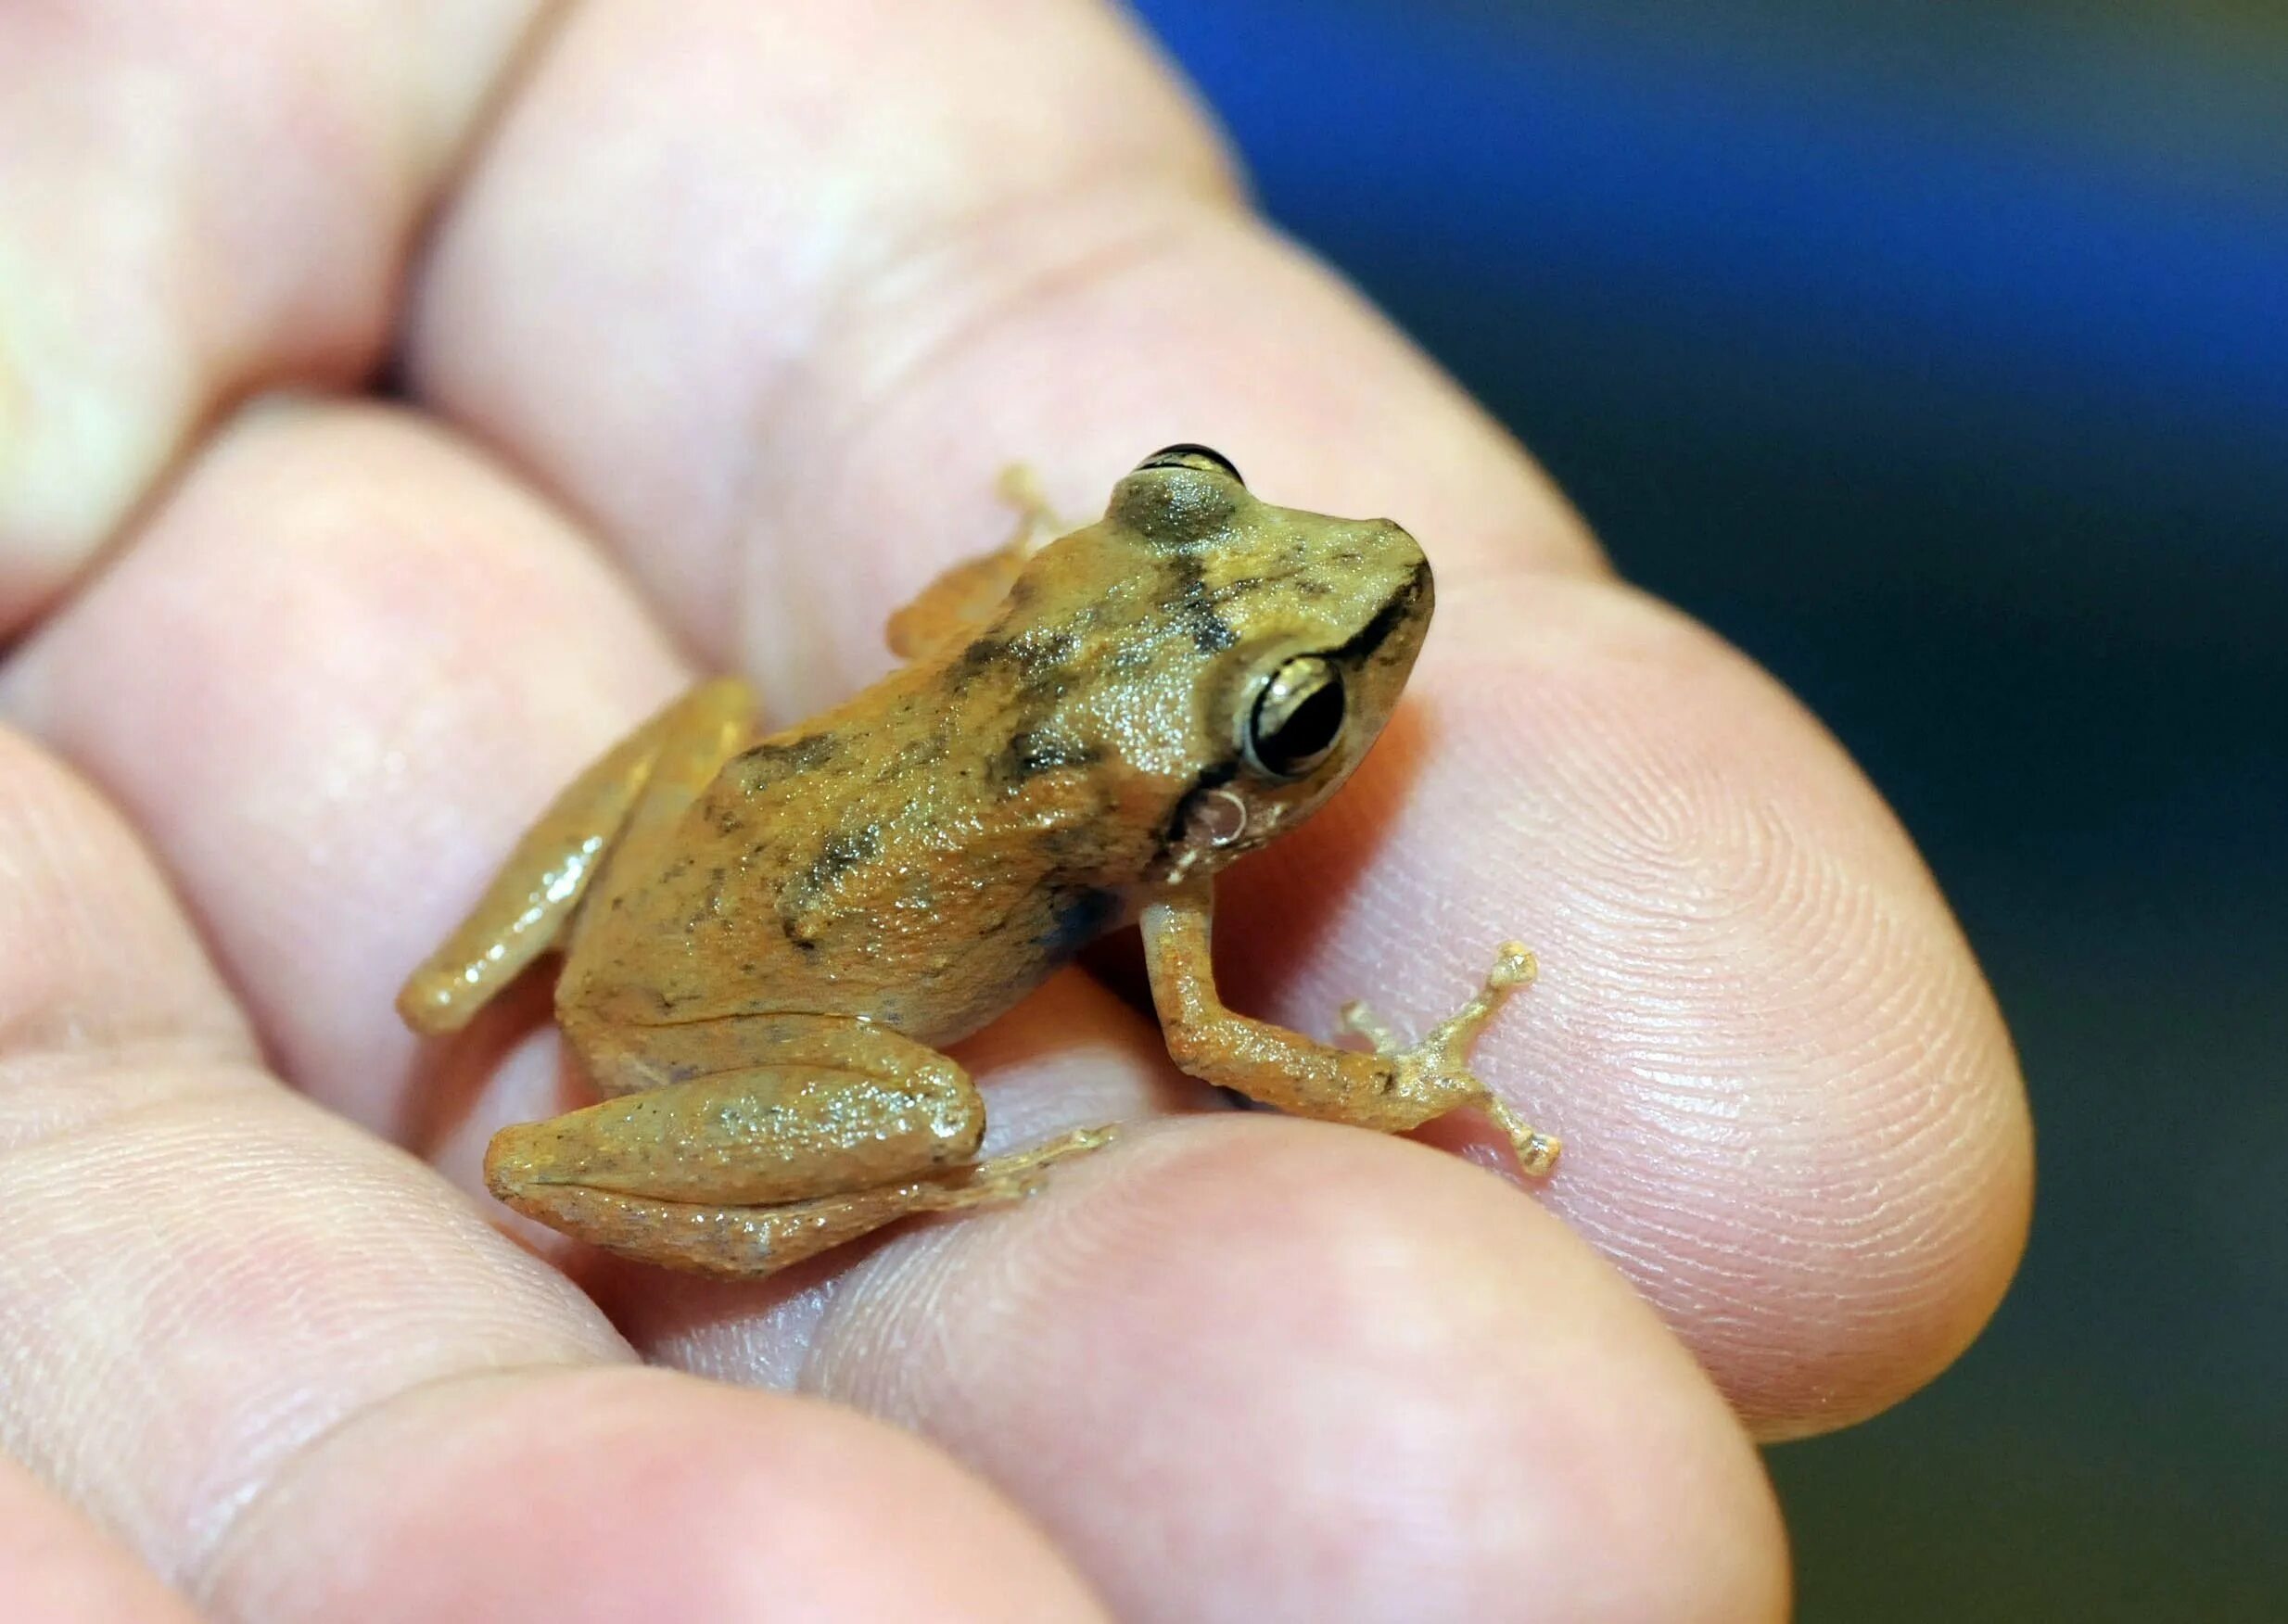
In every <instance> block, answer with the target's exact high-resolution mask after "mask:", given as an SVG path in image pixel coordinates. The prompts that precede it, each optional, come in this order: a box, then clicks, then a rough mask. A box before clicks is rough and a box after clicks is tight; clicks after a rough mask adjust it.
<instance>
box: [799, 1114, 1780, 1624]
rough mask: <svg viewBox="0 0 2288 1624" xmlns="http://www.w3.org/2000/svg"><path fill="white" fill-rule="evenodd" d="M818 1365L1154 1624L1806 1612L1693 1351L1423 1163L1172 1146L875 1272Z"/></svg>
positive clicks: (1741, 1445)
mask: <svg viewBox="0 0 2288 1624" xmlns="http://www.w3.org/2000/svg"><path fill="white" fill-rule="evenodd" d="M925 1319H926V1322H927V1323H926V1328H925V1326H924V1324H923V1321H924V1320H925ZM922 1335H926V1336H927V1337H928V1339H929V1341H930V1345H931V1346H932V1348H933V1349H934V1351H935V1352H936V1354H937V1357H936V1358H935V1359H934V1360H931V1361H928V1362H914V1361H901V1360H896V1359H891V1358H884V1357H883V1351H885V1350H894V1349H897V1348H901V1347H905V1346H909V1345H910V1342H911V1339H913V1338H914V1337H916V1336H922ZM807 1368H808V1370H809V1371H810V1372H811V1374H812V1376H813V1377H814V1378H815V1379H818V1380H820V1382H822V1383H823V1384H824V1386H825V1388H826V1389H827V1390H829V1391H832V1392H834V1393H836V1394H839V1395H842V1396H845V1397H849V1398H851V1399H854V1400H855V1401H857V1402H859V1403H860V1404H861V1405H863V1406H864V1407H867V1408H869V1409H873V1410H878V1411H881V1412H883V1413H885V1414H887V1415H892V1416H895V1417H897V1418H899V1419H902V1420H905V1421H908V1422H909V1423H911V1424H913V1425H916V1426H918V1427H921V1428H922V1430H923V1431H924V1432H925V1433H927V1434H928V1435H930V1436H933V1437H934V1438H937V1439H939V1440H942V1441H944V1442H945V1443H946V1444H947V1446H948V1447H949V1448H951V1449H952V1450H953V1452H954V1453H956V1454H957V1455H958V1456H960V1458H962V1459H965V1460H968V1461H971V1462H972V1463H974V1464H975V1465H977V1466H978V1467H979V1468H980V1469H981V1470H982V1471H984V1472H985V1475H986V1476H987V1477H988V1478H991V1479H992V1480H994V1481H995V1482H997V1483H998V1484H999V1485H1001V1486H1002V1487H1003V1488H1004V1489H1005V1490H1006V1491H1008V1492H1010V1493H1011V1495H1012V1496H1013V1497H1015V1498H1016V1499H1017V1500H1018V1502H1019V1503H1022V1504H1023V1505H1025V1506H1027V1507H1028V1508H1029V1509H1031V1510H1032V1511H1033V1513H1034V1514H1035V1515H1036V1516H1038V1517H1039V1518H1040V1519H1041V1520H1042V1521H1043V1522H1044V1523H1045V1524H1046V1525H1047V1526H1048V1527H1049V1529H1050V1531H1051V1532H1052V1533H1053V1534H1054V1535H1056V1536H1057V1537H1058V1538H1059V1539H1060V1540H1061V1542H1062V1543H1063V1544H1064V1545H1065V1547H1066V1548H1067V1549H1068V1550H1070V1551H1071V1552H1072V1553H1073V1554H1074V1558H1075V1560H1076V1561H1078V1562H1079V1563H1080V1564H1081V1565H1082V1567H1083V1570H1084V1571H1085V1572H1087V1574H1088V1575H1089V1577H1090V1578H1091V1579H1092V1580H1094V1581H1095V1582H1096V1583H1097V1584H1098V1585H1099V1587H1100V1589H1101V1590H1102V1592H1103V1593H1104V1594H1105V1595H1106V1597H1107V1598H1108V1600H1109V1601H1111V1602H1112V1604H1113V1605H1114V1606H1115V1608H1116V1609H1121V1610H1122V1616H1124V1617H1130V1616H1133V1617H1138V1618H1184V1619H1188V1620H1214V1619H1226V1618H1231V1619H1240V1618H1265V1617H1274V1616H1277V1617H1298V1618H1331V1617H1342V1618H1356V1619H1374V1618H1390V1619H1405V1620H1409V1621H1414V1620H1434V1619H1442V1618H1508V1617H1518V1616H1520V1614H1529V1615H1530V1616H1533V1617H1548V1618H1674V1617H1695V1618H1744V1619H1752V1618H1773V1617H1777V1616H1780V1615H1781V1613H1782V1612H1783V1611H1784V1608H1785V1597H1786V1557H1785V1544H1784V1536H1783V1534H1782V1531H1781V1529H1780V1525H1779V1521H1778V1516H1777V1512H1776V1509H1775V1506H1774V1503H1773V1498H1772V1494H1771V1491H1770V1488H1769V1486H1768V1484H1767V1483H1766V1481H1765V1479H1764V1477H1763V1474H1762V1470H1761V1467H1760V1463H1759V1461H1758V1460H1757V1457H1756V1455H1755V1453H1754V1451H1753V1449H1752V1448H1751V1447H1750V1446H1749V1444H1748V1440H1747V1438H1746V1436H1745V1435H1744V1434H1743V1433H1742V1431H1741V1430H1740V1428H1739V1427H1738V1425H1737V1424H1736V1422H1735V1420H1734V1419H1733V1417H1732V1416H1731V1415H1730V1414H1729V1412H1728V1411H1727V1409H1726V1408H1725V1405H1724V1403H1723V1402H1722V1398H1721V1396H1720V1395H1719V1394H1718V1393H1717V1392H1716V1391H1715V1390H1714V1389H1713V1388H1712V1387H1711V1385H1710V1383H1709V1382H1708V1380H1707V1378H1706V1377H1705V1376H1704V1375H1703V1374H1702V1373H1701V1372H1700V1371H1699V1369H1698V1368H1697V1366H1696V1365H1695V1364H1694V1363H1693V1361H1692V1360H1691V1358H1690V1357H1689V1356H1688V1355H1687V1354H1686V1353H1685V1352H1684V1350H1683V1349H1682V1348H1681V1347H1680V1346H1679V1345H1678V1344H1677V1343H1676V1342H1675V1341H1674V1339H1672V1337H1671V1336H1670V1335H1669V1334H1668V1333H1667V1332H1666V1330H1665V1329H1664V1328H1663V1327H1662V1326H1660V1324H1659V1321H1658V1319H1657V1318H1656V1316H1655V1315H1654V1314H1653V1313H1651V1312H1650V1310H1649V1309H1648V1308H1647V1307H1646V1305H1645V1303H1644V1302H1643V1301H1642V1300H1640V1299H1639V1298H1637V1296H1636V1295H1635V1294H1634V1293H1633V1291H1631V1290H1630V1288H1628V1286H1627V1285H1626V1283H1625V1282H1624V1281H1622V1280H1621V1278H1620V1276H1619V1275H1616V1274H1615V1273H1614V1272H1613V1271H1612V1270H1611V1269H1610V1268H1609V1267H1608V1266H1607V1265H1606V1264H1605V1263H1604V1262H1602V1261H1601V1260H1599V1259H1598V1258H1596V1257H1595V1254H1594V1253H1592V1252H1591V1251H1590V1250H1588V1249H1587V1248H1586V1247H1585V1246H1583V1244H1582V1243H1581V1242H1579V1241H1578V1240H1577V1239H1575V1238H1574V1237H1572V1236H1570V1234H1569V1233H1568V1232H1567V1231H1566V1230H1565V1228H1564V1226H1563V1225H1562V1224H1558V1223H1557V1221H1556V1220H1555V1219H1553V1218H1551V1217H1549V1216H1548V1215H1547V1214H1545V1213H1544V1212H1541V1211H1540V1210H1539V1209H1538V1208H1537V1207H1536V1206H1535V1205H1534V1203H1532V1201H1531V1200H1529V1199H1524V1198H1522V1197H1521V1196H1519V1194H1518V1193H1517V1192H1516V1191H1515V1190H1514V1189H1512V1188H1509V1187H1507V1186H1505V1185H1503V1184H1502V1183H1500V1182H1499V1181H1497V1180H1494V1179H1492V1178H1488V1177H1486V1176H1484V1175H1483V1174H1481V1173H1480V1172H1478V1171H1476V1170H1473V1169H1469V1168H1467V1167H1465V1166H1462V1165H1460V1164H1458V1163H1456V1162H1455V1161H1452V1160H1450V1159H1446V1158H1442V1157H1439V1156H1435V1155H1432V1154H1430V1153H1428V1152H1426V1151H1424V1150H1423V1149H1421V1148H1417V1147H1413V1146H1409V1145H1406V1144H1405V1143H1404V1142H1402V1141H1397V1140H1392V1139H1387V1138H1383V1137H1380V1136H1373V1135H1368V1134H1365V1133H1361V1132H1358V1131H1356V1130H1352V1129H1339V1128H1331V1127H1326V1126H1322V1125H1317V1124H1310V1123H1296V1122H1292V1121H1288V1120H1282V1119H1272V1118H1255V1117H1226V1118H1218V1119H1206V1120H1195V1121H1190V1122H1181V1123H1167V1124H1161V1125H1157V1126H1154V1127H1151V1128H1149V1129H1146V1130H1141V1131H1139V1132H1138V1133H1136V1134H1134V1135H1131V1136H1128V1137H1127V1138H1126V1140H1125V1142H1124V1144H1123V1145H1122V1146H1120V1147H1116V1148H1113V1149H1112V1150H1110V1151H1108V1152H1106V1153H1105V1154H1104V1155H1102V1156H1099V1157H1092V1158H1088V1159H1087V1160H1086V1161H1079V1162H1075V1163H1074V1166H1072V1167H1071V1168H1069V1169H1061V1170H1060V1172H1059V1175H1058V1177H1057V1178H1056V1179H1055V1180H1054V1181H1052V1183H1051V1185H1050V1187H1049V1191H1048V1192H1047V1193H1046V1194H1045V1195H1044V1196H1043V1198H1042V1199H1040V1200H1039V1201H1037V1202H1036V1203H1035V1204H1034V1206H1033V1208H1032V1209H1030V1210H1029V1212H1028V1215H1027V1217H1026V1218H1025V1219H1024V1220H1023V1221H1011V1222H1006V1223H1002V1224H995V1225H993V1226H991V1227H990V1228H988V1227H985V1226H984V1225H962V1226H956V1227H953V1228H950V1229H949V1230H948V1231H947V1237H946V1239H945V1241H944V1242H943V1244H942V1246H941V1247H940V1248H939V1249H938V1250H936V1251H934V1253H932V1254H930V1255H929V1256H927V1257H925V1258H923V1259H922V1260H920V1261H912V1260H909V1261H908V1262H904V1263H902V1264H900V1265H899V1266H898V1267H897V1268H896V1272H895V1273H894V1274H892V1275H890V1276H889V1277H888V1278H886V1279H869V1280H867V1281H865V1282H864V1284H863V1289H862V1290H860V1291H858V1292H857V1293H853V1294H850V1295H848V1296H845V1298H844V1299H843V1300H841V1301H840V1302H838V1303H837V1305H836V1307H835V1309H834V1310H833V1312H832V1313H830V1315H829V1316H828V1320H827V1323H826V1325H825V1326H824V1328H823V1331H822V1334H821V1338H820V1343H819V1345H818V1346H817V1347H816V1348H815V1349H814V1350H813V1352H812V1354H811V1357H810V1360H809V1362H808V1365H807ZM1274 1485H1276V1490H1275V1489H1274V1488H1273V1486H1274Z"/></svg>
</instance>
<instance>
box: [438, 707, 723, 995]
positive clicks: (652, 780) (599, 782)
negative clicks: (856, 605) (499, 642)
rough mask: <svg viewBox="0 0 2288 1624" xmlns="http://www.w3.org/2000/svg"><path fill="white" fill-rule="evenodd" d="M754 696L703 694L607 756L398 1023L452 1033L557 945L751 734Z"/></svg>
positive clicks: (523, 852) (559, 807) (525, 846)
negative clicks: (612, 874) (600, 877)
mask: <svg viewBox="0 0 2288 1624" xmlns="http://www.w3.org/2000/svg"><path fill="white" fill-rule="evenodd" d="M755 716H756V704H755V695H754V693H753V691H751V690H750V689H749V688H748V687H747V685H746V684H745V683H744V682H742V681H739V680H738V679H733V678H725V679H718V680H717V681H713V682H703V683H701V684H699V685H698V686H697V687H695V688H693V689H692V690H691V691H689V692H688V693H685V694H684V695H683V696H682V697H681V698H680V699H678V700H676V701H675V702H674V703H673V704H669V705H668V706H667V708H666V709H664V710H662V711H660V712H659V713H658V714H657V715H655V716H654V717H652V718H651V719H650V720H649V721H647V722H645V723H644V724H643V725H642V727H640V728H638V729H637V730H635V731H634V732H632V733H630V734H629V736H628V737H627V738H626V739H624V740H622V741H621V742H619V743H617V744H616V745H614V746H613V747H612V748H611V749H610V750H609V751H607V752H606V753H605V754H604V756H603V757H602V758H601V759H599V760H598V761H596V762H595V763H594V764H593V765H591V767H590V768H588V770H587V771H585V772H583V773H581V774H580V776H579V777H578V778H577V779H575V780H573V781H572V783H571V784H570V785H569V786H568V787H567V788H566V790H565V792H564V793H562V794H560V795H558V796H557V797H556V799H555V802H554V804H553V805H552V806H550V807H549V808H548V810H547V811H546V812H543V813H542V814H541V815H540V821H539V822H537V823H535V824H534V825H533V826H532V828H531V829H530V830H529V831H527V833H526V834H525V837H524V838H523V839H522V840H520V841H518V842H517V843H516V849H515V851H514V852H512V853H510V854H509V858H508V861H507V862H505V863H503V864H502V866H501V871H500V873H499V874H498V875H497V876H496V877H495V878H494V880H493V882H492V884H491V885H490V886H489V888H488V889H487V890H486V892H485V894H484V895H483V896H482V897H480V898H478V899H477V906H476V907H473V908H471V909H470V910H469V916H468V918H467V919H466V920H463V921H462V923H461V925H460V927H459V928H458V929H457V930H455V931H454V932H453V933H452V934H451V936H448V937H447V938H446V939H445V942H444V945H441V946H440V947H439V948H438V950H437V951H436V952H435V953H432V954H431V955H429V957H428V958H427V959H426V961H425V962H424V963H423V964H422V966H421V967H420V968H419V969H418V970H416V971H413V974H412V975H410V976H408V977H407V978H406V981H405V985H404V988H403V989H402V990H401V991H400V993H399V994H398V999H397V1007H398V1013H399V1014H400V1016H402V1017H403V1019H404V1021H405V1023H406V1024H407V1025H408V1026H411V1027H412V1028H413V1030H414V1031H416V1032H420V1033H426V1034H437V1033H444V1032H455V1031H458V1030H459V1029H460V1028H462V1027H464V1026H466V1025H467V1024H468V1023H469V1021H471V1020H473V1019H475V1017H476V1015H477V1011H478V1010H479V1009H483V1008H484V1007H485V1005H486V1004H488V1003H489V1002H490V1001H491V1000H492V999H493V998H494V997H495V996H498V995H499V994H500V992H501V990H502V988H504V987H506V986H507V985H508V983H510V982H512V981H514V980H515V979H516V977H517V976H518V975H520V974H521V973H523V971H524V970H525V968H526V967H527V966H528V965H529V964H531V963H532V961H533V960H534V959H536V958H540V955H542V954H543V953H546V952H548V951H549V950H550V949H552V948H553V947H557V946H560V945H563V943H564V941H565V939H566V932H567V931H568V930H569V928H570V926H571V923H572V920H573V919H574V916H575V915H576V914H577V913H578V909H579V905H580V902H581V899H582V898H583V897H585V896H586V895H587V894H588V893H589V892H590V891H591V889H593V888H594V887H595V884H596V876H597V874H598V872H599V871H600V870H602V869H604V867H605V866H606V865H607V864H608V863H609V862H611V860H612V859H613V858H614V857H615V856H617V855H620V854H622V853H624V852H625V850H626V849H627V847H628V846H629V844H633V843H636V842H640V841H642V840H643V839H646V838H649V837H655V836H657V835H658V834H660V833H662V832H664V831H666V830H667V829H668V828H670V827H671V826H672V824H673V822H674V819H675V818H676V817H677V816H678V815H679V814H680V812H681V811H682V809H683V808H684V807H685V806H688V805H689V804H690V802H691V799H692V797H693V795H695V794H697V793H699V791H700V790H701V789H703V788H705V785H706V783H707V781H708V780H711V779H712V778H714V776H715V775H716V773H717V771H718V770H719V769H720V768H721V767H722V765H723V763H724V762H725V761H726V760H728V759H729V758H730V757H731V755H732V754H733V753H734V752H736V751H737V750H738V749H739V748H740V746H741V745H742V744H744V742H745V741H746V740H747V738H748V737H749V736H750V735H751V734H752V732H753V731H754V727H755Z"/></svg>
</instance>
